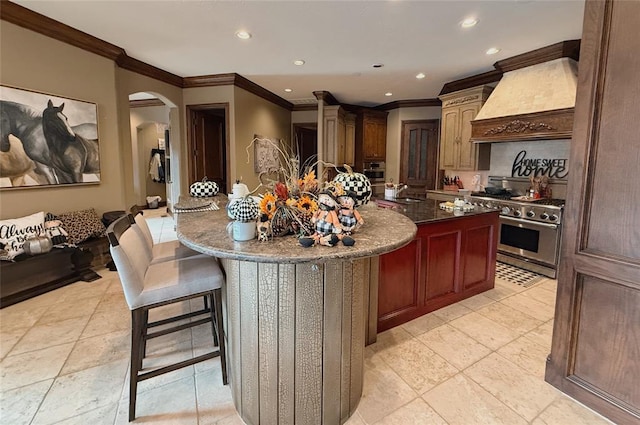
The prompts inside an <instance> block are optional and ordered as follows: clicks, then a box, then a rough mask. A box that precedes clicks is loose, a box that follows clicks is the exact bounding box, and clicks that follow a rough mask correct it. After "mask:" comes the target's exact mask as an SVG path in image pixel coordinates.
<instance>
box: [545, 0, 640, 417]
mask: <svg viewBox="0 0 640 425" xmlns="http://www.w3.org/2000/svg"><path fill="white" fill-rule="evenodd" d="M639 16H640V2H637V1H636V2H632V1H610V0H608V1H602V0H600V1H587V2H586V5H585V19H584V25H583V34H582V43H581V50H580V72H579V74H578V92H577V97H576V107H575V117H574V127H573V137H572V140H571V158H570V166H571V168H570V170H571V171H570V174H569V184H568V187H567V192H568V197H567V205H566V212H565V214H564V217H565V224H564V226H565V227H564V231H563V237H562V257H561V266H560V270H559V276H558V295H557V301H556V315H555V320H554V329H553V342H552V348H551V355H550V357H549V361H548V363H547V369H546V380H547V382H549V383H551V384H552V385H554V386H556V387H557V388H559V389H560V390H562V391H564V392H566V393H567V394H569V395H571V396H572V397H573V398H575V399H577V400H578V401H580V402H582V403H584V404H585V405H587V406H589V407H591V408H593V409H594V410H597V411H598V412H600V413H602V414H603V415H605V416H607V417H609V418H610V419H611V420H613V421H614V422H615V423H618V424H638V423H640V385H639V384H638V383H639V382H640V307H639V306H640V230H639V229H640V185H638V184H635V183H633V182H630V181H629V179H627V178H626V175H628V172H631V171H632V170H633V171H636V172H637V170H638V165H640V142H639V139H638V134H640V120H638V110H639V107H640V103H638V99H640V73H639V72H638V69H640V56H639V55H637V54H630V53H629V52H638V51H640V37H638V31H637V27H638V17H639ZM630 183H631V184H630Z"/></svg>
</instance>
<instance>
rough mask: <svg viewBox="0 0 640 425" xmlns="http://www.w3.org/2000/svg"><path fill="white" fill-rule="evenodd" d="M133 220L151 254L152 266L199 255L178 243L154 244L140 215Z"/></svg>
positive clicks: (145, 221)
mask: <svg viewBox="0 0 640 425" xmlns="http://www.w3.org/2000/svg"><path fill="white" fill-rule="evenodd" d="M134 220H135V225H136V227H137V228H138V230H139V231H140V232H141V233H142V236H143V237H144V240H145V242H146V245H147V249H148V250H150V252H151V263H152V264H155V263H160V262H163V261H167V260H175V259H177V258H186V257H191V256H195V255H201V254H200V253H199V252H197V251H194V250H192V249H191V248H187V247H186V246H184V245H182V244H181V243H180V241H168V242H160V243H154V242H153V236H152V235H151V230H149V225H148V224H147V220H146V219H145V218H144V217H143V216H142V214H136V215H135V217H134ZM132 224H134V223H132Z"/></svg>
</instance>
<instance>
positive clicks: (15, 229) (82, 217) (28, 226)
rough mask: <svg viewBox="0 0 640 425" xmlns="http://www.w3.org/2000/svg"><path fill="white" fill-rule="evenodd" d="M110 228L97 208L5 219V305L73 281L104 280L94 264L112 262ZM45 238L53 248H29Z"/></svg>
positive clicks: (1, 287)
mask: <svg viewBox="0 0 640 425" xmlns="http://www.w3.org/2000/svg"><path fill="white" fill-rule="evenodd" d="M105 230H106V228H105V226H104V223H102V221H101V220H100V218H99V217H98V215H97V213H96V212H95V210H93V209H88V210H81V211H71V212H68V213H62V214H58V215H53V214H45V213H44V212H38V213H35V214H32V215H29V216H25V217H20V218H16V219H6V220H0V259H1V261H0V308H4V307H7V306H9V305H12V304H15V303H17V302H20V301H24V300H26V299H29V298H32V297H34V296H37V295H40V294H43V293H45V292H48V291H51V290H53V289H56V288H60V287H62V286H64V285H68V284H70V283H73V282H77V281H80V280H82V281H85V282H90V281H93V280H96V279H99V278H100V275H98V274H97V273H96V272H95V271H94V270H93V267H97V266H100V265H102V266H104V264H105V263H106V262H107V261H108V260H109V259H108V258H106V256H108V251H109V244H108V241H107V238H106V237H105V235H104V232H105ZM42 238H47V239H49V240H50V241H51V244H52V245H53V248H52V249H51V250H50V251H48V252H45V253H41V254H34V253H33V252H29V251H30V250H29V246H31V245H28V244H29V243H30V242H31V243H33V242H34V241H36V242H38V241H37V239H42ZM25 243H26V244H27V245H25ZM25 251H26V252H25ZM96 260H97V261H98V262H96Z"/></svg>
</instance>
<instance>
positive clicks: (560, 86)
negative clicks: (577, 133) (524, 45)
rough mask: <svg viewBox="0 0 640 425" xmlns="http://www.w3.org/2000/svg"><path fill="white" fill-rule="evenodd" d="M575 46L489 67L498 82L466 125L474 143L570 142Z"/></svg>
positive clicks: (562, 45)
mask: <svg viewBox="0 0 640 425" xmlns="http://www.w3.org/2000/svg"><path fill="white" fill-rule="evenodd" d="M579 50H580V40H571V41H563V42H561V43H557V44H554V45H551V46H547V47H543V48H542V49H538V50H534V51H532V52H529V53H524V54H522V55H519V56H514V57H513V58H509V59H505V60H502V61H499V62H496V63H495V64H494V67H495V68H496V69H497V70H498V71H501V72H503V76H502V79H501V80H500V81H499V82H498V85H497V86H496V88H495V89H494V90H493V92H492V93H491V95H490V96H489V98H488V99H487V101H486V102H485V104H484V105H483V107H482V109H481V110H480V112H479V113H478V115H477V116H476V118H475V120H473V121H472V122H471V141H472V142H474V143H493V142H515V141H530V140H550V139H570V138H571V132H572V129H573V109H574V105H575V98H576V87H577V83H578V63H577V59H578V54H579Z"/></svg>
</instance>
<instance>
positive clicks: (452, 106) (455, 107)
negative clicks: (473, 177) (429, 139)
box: [440, 86, 493, 171]
mask: <svg viewBox="0 0 640 425" xmlns="http://www.w3.org/2000/svg"><path fill="white" fill-rule="evenodd" d="M492 90H493V88H492V87H489V86H479V87H474V88H471V89H467V90H460V91H457V92H453V93H448V94H445V95H442V96H440V100H442V122H441V131H440V169H446V170H468V171H475V170H488V169H489V160H490V155H491V145H490V144H481V143H480V144H477V143H472V142H471V141H470V139H471V121H472V120H473V119H474V118H475V117H476V115H478V112H479V111H480V108H481V107H482V105H483V104H484V102H485V101H486V100H487V98H488V97H489V94H491V91H492Z"/></svg>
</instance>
